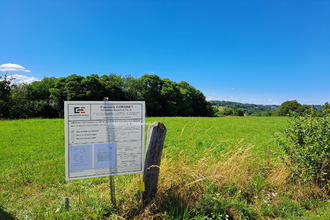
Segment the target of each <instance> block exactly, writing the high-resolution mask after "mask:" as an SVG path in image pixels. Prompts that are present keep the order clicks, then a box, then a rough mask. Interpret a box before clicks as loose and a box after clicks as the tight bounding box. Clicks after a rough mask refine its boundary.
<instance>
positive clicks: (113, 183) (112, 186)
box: [103, 97, 116, 206]
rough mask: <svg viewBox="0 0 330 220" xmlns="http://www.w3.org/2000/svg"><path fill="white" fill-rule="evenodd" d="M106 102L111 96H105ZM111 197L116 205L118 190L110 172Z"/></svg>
mask: <svg viewBox="0 0 330 220" xmlns="http://www.w3.org/2000/svg"><path fill="white" fill-rule="evenodd" d="M103 101H104V102H108V101H109V98H108V97H104V99H103ZM109 179H110V198H111V203H112V205H113V206H116V193H115V192H116V191H115V177H114V176H111V174H110V178H109Z"/></svg>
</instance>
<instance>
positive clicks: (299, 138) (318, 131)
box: [278, 109, 330, 188]
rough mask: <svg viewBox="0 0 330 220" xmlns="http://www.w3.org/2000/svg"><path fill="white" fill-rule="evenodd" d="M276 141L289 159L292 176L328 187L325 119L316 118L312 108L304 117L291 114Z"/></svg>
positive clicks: (329, 139)
mask: <svg viewBox="0 0 330 220" xmlns="http://www.w3.org/2000/svg"><path fill="white" fill-rule="evenodd" d="M278 141H279V143H280V145H281V146H282V147H283V149H284V151H285V153H286V154H287V155H288V156H289V167H290V169H291V172H292V174H293V176H296V177H299V178H302V179H303V180H305V181H311V180H313V181H315V182H316V183H318V184H320V185H321V186H325V187H326V188H329V180H330V178H329V177H330V175H329V173H330V164H329V158H330V148H329V145H330V117H329V116H327V115H324V116H323V117H317V116H316V111H315V110H313V109H312V110H310V111H309V112H307V113H306V114H305V115H304V116H299V115H298V114H296V113H293V115H292V117H291V118H290V120H289V126H288V127H287V128H286V129H284V130H282V135H281V136H279V137H278Z"/></svg>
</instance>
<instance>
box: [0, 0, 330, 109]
mask: <svg viewBox="0 0 330 220" xmlns="http://www.w3.org/2000/svg"><path fill="white" fill-rule="evenodd" d="M0 30H1V33H0V71H2V73H4V72H5V71H7V70H9V72H10V73H12V74H16V76H18V78H22V79H24V80H25V81H33V80H38V79H39V80H40V79H42V78H43V77H45V76H47V77H50V76H55V77H61V76H68V75H71V74H79V75H83V76H87V75H90V74H93V73H96V74H99V75H103V74H109V73H118V74H123V75H127V74H130V75H132V76H135V77H140V76H142V75H143V74H145V73H148V74H153V73H154V74H157V75H159V76H160V77H162V78H169V79H171V80H173V81H176V82H180V81H182V80H184V81H187V82H188V83H189V84H191V85H193V86H194V87H196V88H197V89H199V90H201V91H202V92H203V93H204V94H205V96H206V97H207V99H208V100H210V99H213V100H230V101H239V102H245V103H256V104H281V103H282V102H284V101H286V100H292V99H296V100H297V101H298V102H300V103H303V104H324V103H325V102H327V101H328V102H330V1H328V0H325V1H318V0H313V1H312V0H311V1H303V0H300V1H290V0H277V1H272V0H267V1H266V0H260V1H247V0H245V1H243V0H242V1H221V0H217V1H209V0H203V1H202V0H201V1H183V0H149V1H147V0H136V1H129V0H118V1H111V0H107V1H106V0H104V1H100V0H94V1H84V0H78V1H73V0H71V1H66V0H56V1H55V0H40V1H34V0H30V1H24V0H15V1H13V0H0ZM12 64H15V65H16V66H15V65H14V66H13V65H12ZM0 73H1V72H0ZM24 77H25V78H24Z"/></svg>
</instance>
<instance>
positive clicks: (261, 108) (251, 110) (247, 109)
mask: <svg viewBox="0 0 330 220" xmlns="http://www.w3.org/2000/svg"><path fill="white" fill-rule="evenodd" d="M210 102H211V103H212V105H213V106H214V107H218V108H219V107H226V108H230V109H233V108H237V109H238V108H241V109H243V111H244V114H246V115H247V116H249V115H252V114H253V115H261V113H263V112H266V111H267V112H270V113H272V112H274V111H275V110H276V109H277V108H278V107H280V105H257V104H248V103H240V102H231V101H218V100H211V101H210ZM308 106H311V105H308ZM314 107H315V108H316V109H317V110H320V109H322V105H314Z"/></svg>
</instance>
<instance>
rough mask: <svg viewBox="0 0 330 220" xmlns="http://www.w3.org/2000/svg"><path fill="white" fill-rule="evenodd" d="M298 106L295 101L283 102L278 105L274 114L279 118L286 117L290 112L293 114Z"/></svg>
mask: <svg viewBox="0 0 330 220" xmlns="http://www.w3.org/2000/svg"><path fill="white" fill-rule="evenodd" d="M300 106H301V104H300V103H299V102H297V101H296V100H291V101H285V102H283V103H282V104H281V105H280V107H279V108H278V109H277V110H276V112H277V114H278V115H279V116H287V115H290V114H291V113H292V112H295V111H296V110H297V109H298V108H299V107H300Z"/></svg>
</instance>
